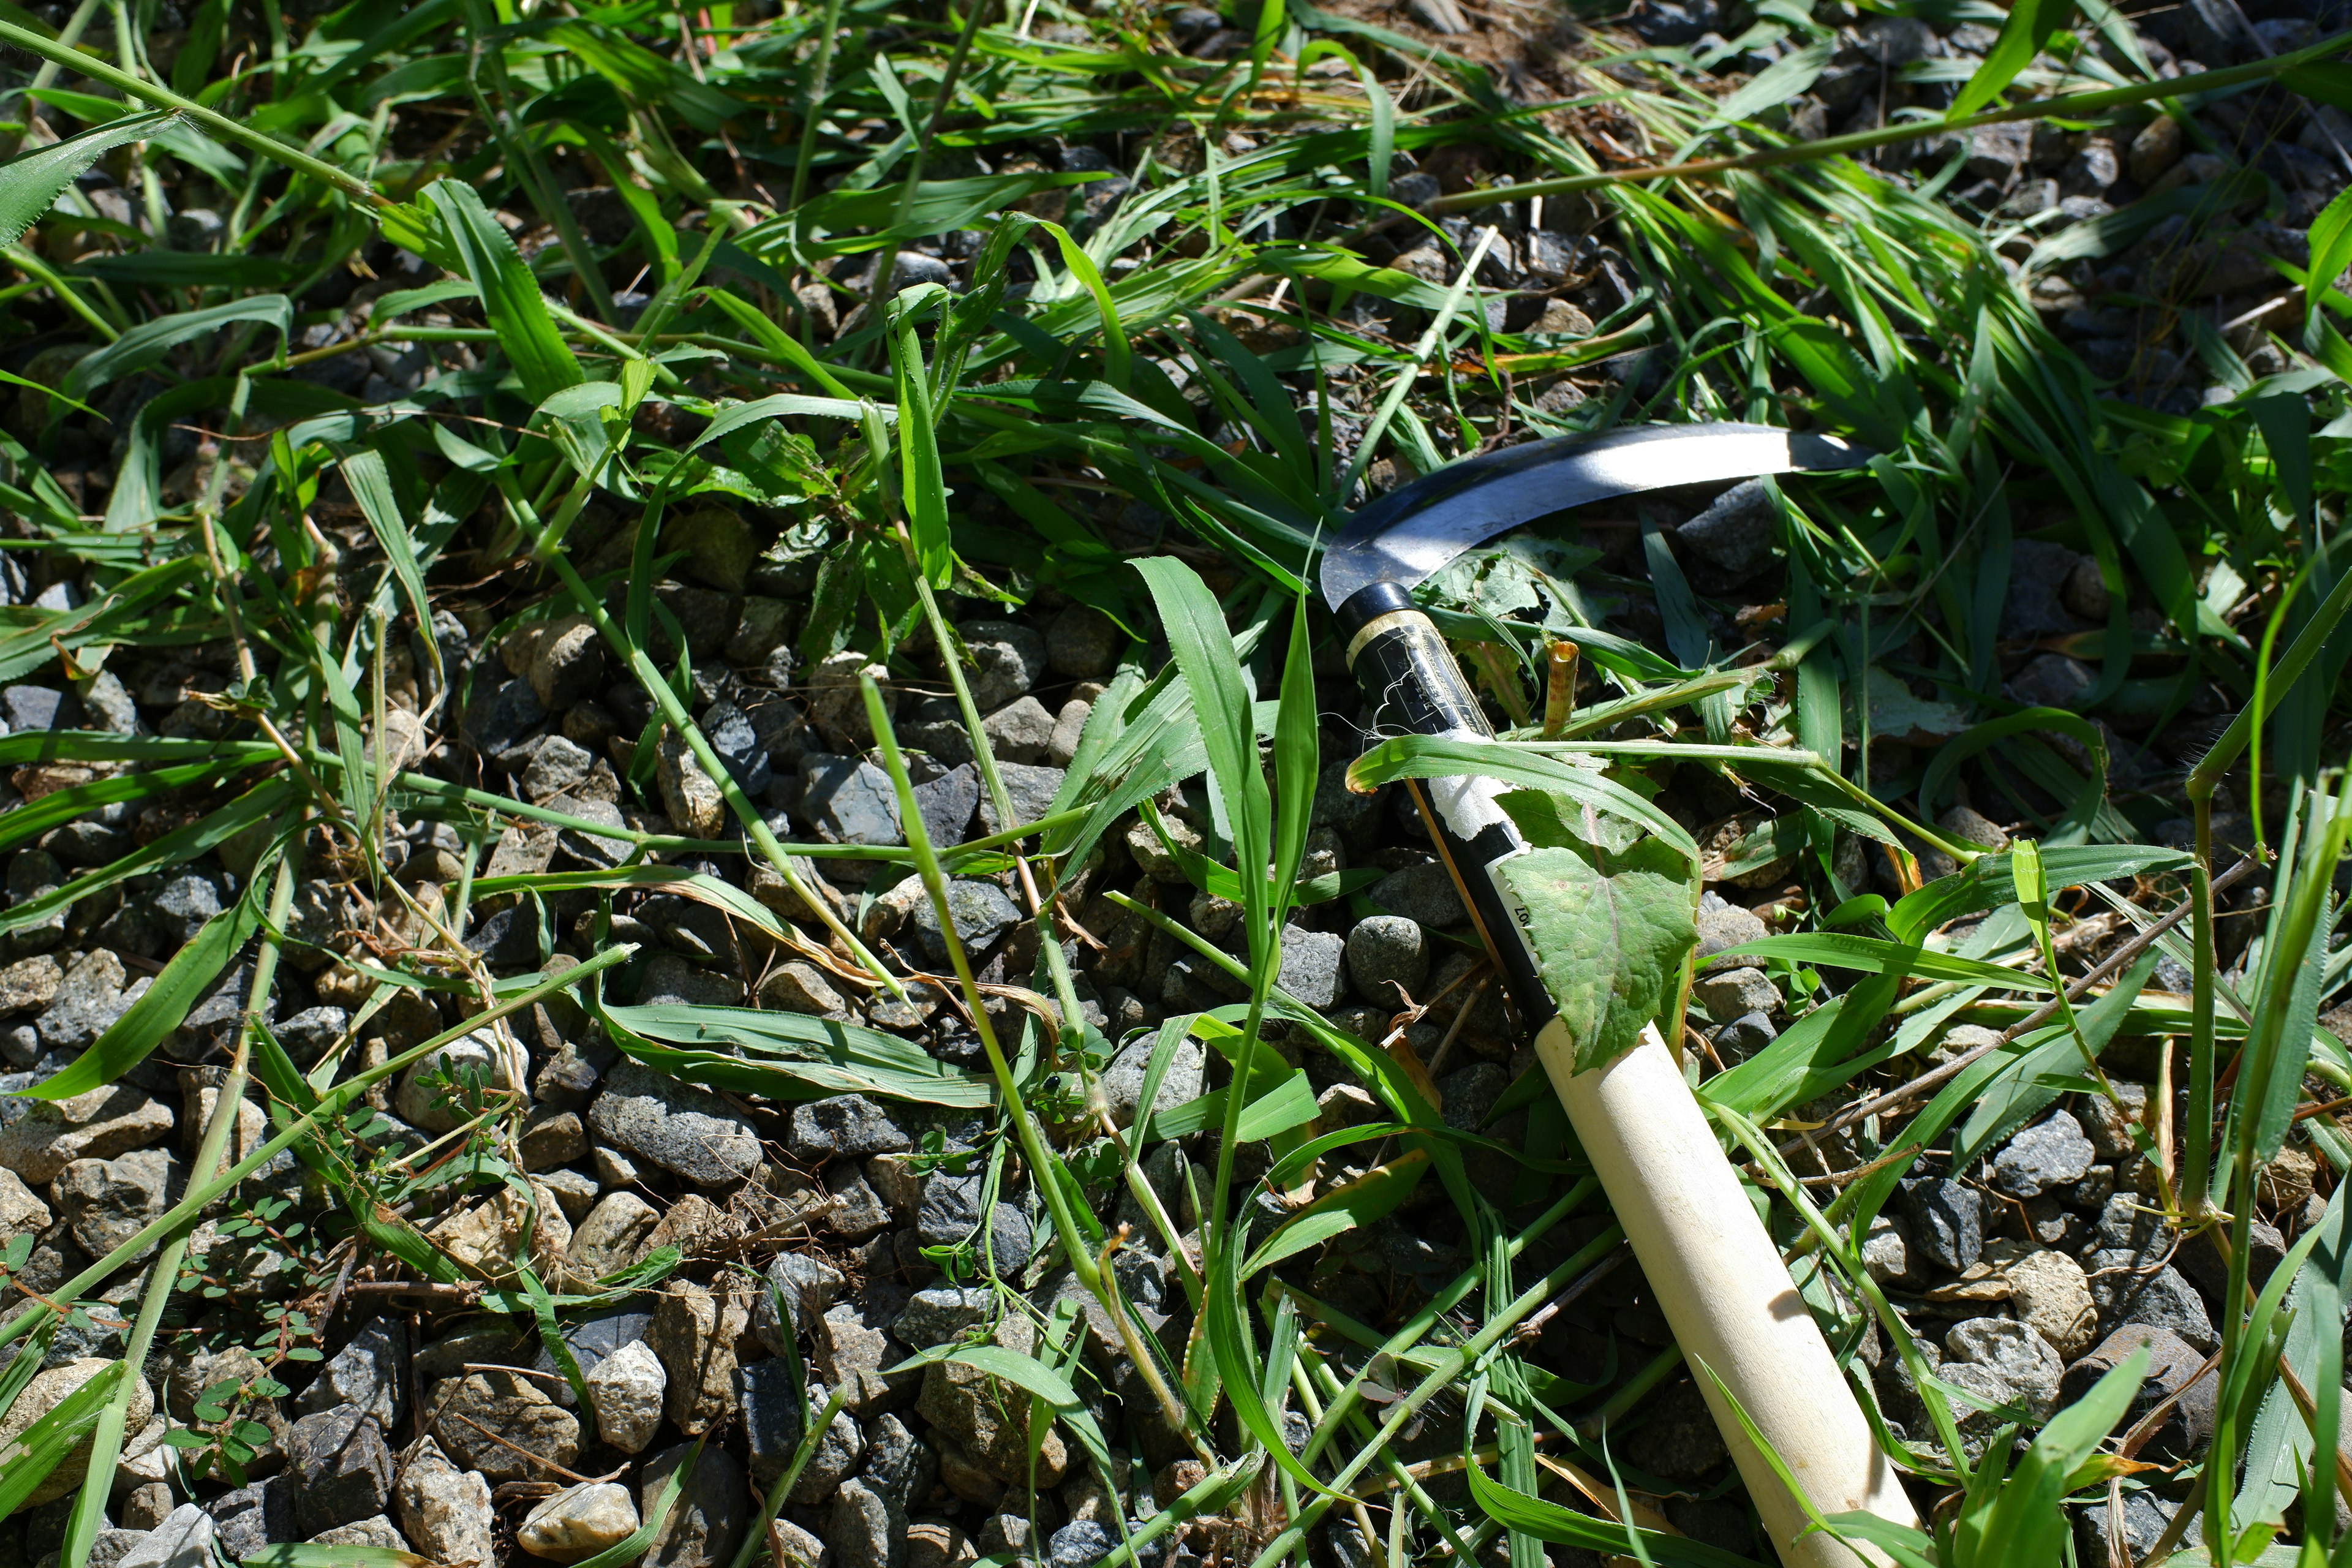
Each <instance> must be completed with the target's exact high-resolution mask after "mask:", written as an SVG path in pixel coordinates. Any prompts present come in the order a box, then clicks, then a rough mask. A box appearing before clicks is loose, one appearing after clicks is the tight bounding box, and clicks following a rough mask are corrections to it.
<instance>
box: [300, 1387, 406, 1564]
mask: <svg viewBox="0 0 2352 1568" xmlns="http://www.w3.org/2000/svg"><path fill="white" fill-rule="evenodd" d="M285 1442H286V1473H287V1475H288V1477H289V1479H291V1480H292V1482H293V1486H294V1528H295V1530H296V1531H299V1533H300V1534H301V1535H303V1536H304V1537H306V1538H307V1537H309V1536H312V1535H316V1534H318V1533H319V1531H322V1530H332V1529H333V1528H335V1526H337V1525H339V1524H351V1523H352V1522H354V1521H359V1520H362V1519H366V1518H368V1517H369V1516H370V1515H372V1514H378V1513H382V1512H383V1506H384V1502H385V1500H387V1499H388V1498H390V1497H391V1495H392V1454H391V1452H390V1450H388V1449H387V1448H386V1447H384V1442H383V1427H381V1426H378V1425H377V1424H376V1421H375V1418H374V1417H373V1416H372V1415H368V1414H367V1413H366V1412H365V1411H363V1410H361V1409H360V1408H358V1407H357V1406H356V1405H336V1406H334V1407H333V1408H332V1409H329V1410H321V1411H319V1412H317V1413H316V1414H314V1415H305V1416H303V1417H302V1418H301V1419H300V1420H299V1421H297V1422H295V1423H294V1424H293V1426H289V1427H288V1428H287V1432H286V1439H285Z"/></svg>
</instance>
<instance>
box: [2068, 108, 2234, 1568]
mask: <svg viewBox="0 0 2352 1568" xmlns="http://www.w3.org/2000/svg"><path fill="white" fill-rule="evenodd" d="M2157 118H2158V121H2159V122H2161V121H2163V119H2164V117H2163V116H2161V115H2158V117H2157ZM2091 1495H2093V1496H2094V1497H2096V1498H2097V1499H2098V1501H2096V1502H2093V1503H2089V1504H2087V1505H2085V1506H2084V1507H2083V1508H2082V1509H2080V1510H2076V1512H2075V1513H2074V1552H2075V1561H2076V1562H2078V1563H2105V1562H2106V1561H2107V1515H2108V1506H2107V1502H2106V1494H2105V1493H2104V1492H2094V1493H2093V1494H2091ZM2179 1511H2180V1504H2179V1503H2177V1502H2173V1501H2170V1500H2168V1499H2165V1498H2160V1497H2158V1496H2157V1495H2156V1494H2155V1493H2154V1492H2149V1491H2136V1492H2126V1493H2125V1494H2124V1503H2123V1538H2124V1544H2125V1545H2126V1547H2128V1548H2130V1550H2131V1554H2132V1561H2133V1562H2135V1563H2137V1562H2139V1561H2140V1560H2141V1559H2142V1558H2143V1557H2145V1556H2146V1555H2147V1553H2148V1552H2152V1551H2154V1550H2155V1549H2156V1543H2157V1542H2159V1541H2161V1540H2163V1539H2164V1532H2165V1531H2167V1530H2168V1529H2170V1528H2171V1526H2172V1518H2173V1515H2175V1514H2177V1513H2179ZM2204 1544H2205V1516H2204V1515H2203V1514H2202V1513H2200V1514H2199V1515H2198V1516H2197V1517H2196V1518H2194V1519H2192V1520H2190V1521H2189V1523H2188V1524H2187V1525H2186V1526H2185V1527H2184V1528H2183V1529H2182V1530H2181V1531H2180V1553H2181V1560H2182V1561H2184V1562H2185V1561H2189V1560H2191V1559H2196V1558H2201V1557H2203V1556H2204V1552H2202V1551H2201V1550H2200V1549H2201V1548H2202V1547H2203V1546H2204Z"/></svg>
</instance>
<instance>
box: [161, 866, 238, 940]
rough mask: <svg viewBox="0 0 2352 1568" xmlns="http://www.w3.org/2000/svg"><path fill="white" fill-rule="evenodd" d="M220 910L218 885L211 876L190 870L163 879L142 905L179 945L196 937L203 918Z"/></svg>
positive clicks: (207, 917) (202, 923)
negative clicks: (147, 900)
mask: <svg viewBox="0 0 2352 1568" xmlns="http://www.w3.org/2000/svg"><path fill="white" fill-rule="evenodd" d="M220 912H221V897H220V889H219V888H218V887H216V886H215V885H214V882H213V879H211V878H210V877H205V876H199V875H197V874H196V873H194V872H193V871H189V872H183V873H182V874H181V875H179V876H176V877H173V879H171V880H169V881H167V882H165V883H164V884H163V886H162V887H161V888H158V889H156V890H155V894H154V897H153V899H152V900H151V901H150V902H149V903H148V904H147V905H146V907H145V913H146V915H147V918H148V919H149V920H151V921H155V922H156V923H157V924H158V925H160V926H161V927H162V928H163V931H164V933H165V934H166V935H167V936H168V937H170V938H172V939H173V941H174V942H176V943H177V944H178V945H181V946H185V945H186V944H187V943H188V942H193V941H194V940H195V935H196V932H198V931H202V930H203V929H204V925H205V921H208V920H210V919H212V918H213V917H214V916H215V915H216V914H218V913H220Z"/></svg>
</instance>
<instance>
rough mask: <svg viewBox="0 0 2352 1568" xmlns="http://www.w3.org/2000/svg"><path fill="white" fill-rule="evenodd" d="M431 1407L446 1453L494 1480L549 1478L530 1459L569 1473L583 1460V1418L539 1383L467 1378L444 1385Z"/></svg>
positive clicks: (500, 1376) (478, 1375)
mask: <svg viewBox="0 0 2352 1568" xmlns="http://www.w3.org/2000/svg"><path fill="white" fill-rule="evenodd" d="M469 1359H470V1358H469ZM429 1403H430V1404H431V1405H432V1410H431V1412H430V1415H431V1426H432V1431H433V1436H435V1437H436V1438H437V1439H438V1440H439V1441H440V1444H441V1447H442V1448H443V1450H444V1451H446V1453H447V1454H448V1455H449V1456H450V1458H453V1459H455V1460H456V1461H457V1462H458V1463H459V1464H461V1465H464V1466H466V1467H467V1468H469V1469H474V1470H479V1471H480V1472H481V1473H482V1474H483V1475H484V1476H486V1477H488V1479H491V1480H494V1481H524V1480H543V1479H546V1474H545V1471H544V1469H543V1468H542V1467H541V1466H539V1465H536V1464H533V1463H532V1462H531V1461H530V1459H529V1458H526V1457H525V1456H526V1455H536V1456H538V1457H539V1458H542V1459H549V1460H552V1461H553V1462H554V1463H556V1464H558V1465H562V1466H565V1467H567V1468H569V1467H570V1466H571V1464H572V1461H573V1460H574V1459H577V1458H579V1457H580V1420H579V1417H577V1416H575V1415H572V1412H571V1411H569V1410H566V1409H564V1408H563V1407H562V1405H558V1404H556V1403H555V1401H554V1400H553V1399H552V1398H551V1397H550V1396H549V1395H548V1394H547V1393H546V1392H545V1391H544V1390H543V1389H542V1388H541V1386H540V1384H539V1380H538V1379H536V1378H532V1377H526V1376H524V1375H523V1374H522V1373H517V1372H504V1371H499V1372H472V1373H466V1374H465V1375H464V1376H462V1377H452V1378H448V1379H446V1380H444V1381H443V1382H442V1383H441V1384H438V1385H437V1386H436V1388H435V1389H434V1391H433V1394H432V1396H431V1398H430V1400H429ZM493 1432H495V1433H496V1434H498V1436H499V1437H500V1438H502V1439H504V1441H503V1442H494V1441H492V1440H491V1438H490V1437H489V1436H488V1435H487V1434H488V1433H493ZM517 1449H520V1450H522V1452H520V1453H518V1452H517V1451H516V1450H517Z"/></svg>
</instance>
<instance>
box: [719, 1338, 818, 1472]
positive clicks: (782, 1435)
mask: <svg viewBox="0 0 2352 1568" xmlns="http://www.w3.org/2000/svg"><path fill="white" fill-rule="evenodd" d="M805 1392H806V1389H805V1388H804V1387H803V1386H797V1385H795V1384H794V1382H793V1363H790V1362H787V1361H785V1360H783V1359H782V1358H781V1357H772V1358H770V1359H768V1360H765V1361H755V1362H752V1363H749V1364H748V1365H744V1366H739V1367H737V1368H736V1369H735V1401H736V1405H737V1406H738V1408H739V1409H740V1411H741V1412H742V1415H743V1436H744V1440H745V1443H746V1444H747V1446H748V1447H749V1449H750V1452H751V1479H752V1480H753V1481H754V1482H755V1483H758V1484H759V1485H761V1486H765V1485H767V1484H768V1483H770V1482H772V1481H773V1480H774V1479H776V1478H777V1477H778V1476H780V1475H782V1474H783V1471H784V1467H785V1466H786V1465H787V1464H789V1463H791V1462H792V1457H793V1449H794V1448H796V1447H799V1446H800V1440H801V1398H802V1396H803V1394H804V1393H805Z"/></svg>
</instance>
